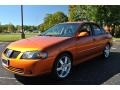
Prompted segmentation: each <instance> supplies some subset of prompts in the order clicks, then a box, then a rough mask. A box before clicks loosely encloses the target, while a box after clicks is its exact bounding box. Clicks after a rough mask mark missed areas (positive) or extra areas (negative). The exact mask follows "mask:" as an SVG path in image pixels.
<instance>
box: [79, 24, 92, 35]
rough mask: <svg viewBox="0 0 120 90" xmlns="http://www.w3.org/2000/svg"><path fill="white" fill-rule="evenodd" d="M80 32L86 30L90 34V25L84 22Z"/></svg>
mask: <svg viewBox="0 0 120 90" xmlns="http://www.w3.org/2000/svg"><path fill="white" fill-rule="evenodd" d="M80 32H88V35H89V36H91V35H92V32H91V27H90V25H89V24H84V25H83V26H82V27H81V29H80Z"/></svg>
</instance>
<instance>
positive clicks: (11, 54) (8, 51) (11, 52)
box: [4, 49, 20, 58]
mask: <svg viewBox="0 0 120 90" xmlns="http://www.w3.org/2000/svg"><path fill="white" fill-rule="evenodd" d="M4 54H5V56H6V57H8V58H17V56H18V55H19V54H20V51H15V50H11V49H6V50H5V51H4Z"/></svg>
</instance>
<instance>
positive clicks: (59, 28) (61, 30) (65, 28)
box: [41, 23, 79, 37]
mask: <svg viewBox="0 0 120 90" xmlns="http://www.w3.org/2000/svg"><path fill="white" fill-rule="evenodd" d="M78 26H79V24H78V23H72V24H70V23H67V24H57V25H55V26H53V27H51V28H49V29H48V30H46V31H45V32H43V33H42V34H41V35H43V36H60V37H62V36H64V37H71V36H73V35H74V33H75V32H76V31H77V29H78Z"/></svg>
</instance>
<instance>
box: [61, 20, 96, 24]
mask: <svg viewBox="0 0 120 90" xmlns="http://www.w3.org/2000/svg"><path fill="white" fill-rule="evenodd" d="M69 23H70V24H74V23H77V24H83V23H93V24H96V23H95V22H89V21H78V22H63V23H59V24H69Z"/></svg>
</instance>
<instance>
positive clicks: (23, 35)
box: [21, 5, 25, 39]
mask: <svg viewBox="0 0 120 90" xmlns="http://www.w3.org/2000/svg"><path fill="white" fill-rule="evenodd" d="M21 22H22V23H21V24H22V33H21V38H22V39H24V38H25V33H24V28H23V5H21Z"/></svg>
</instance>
